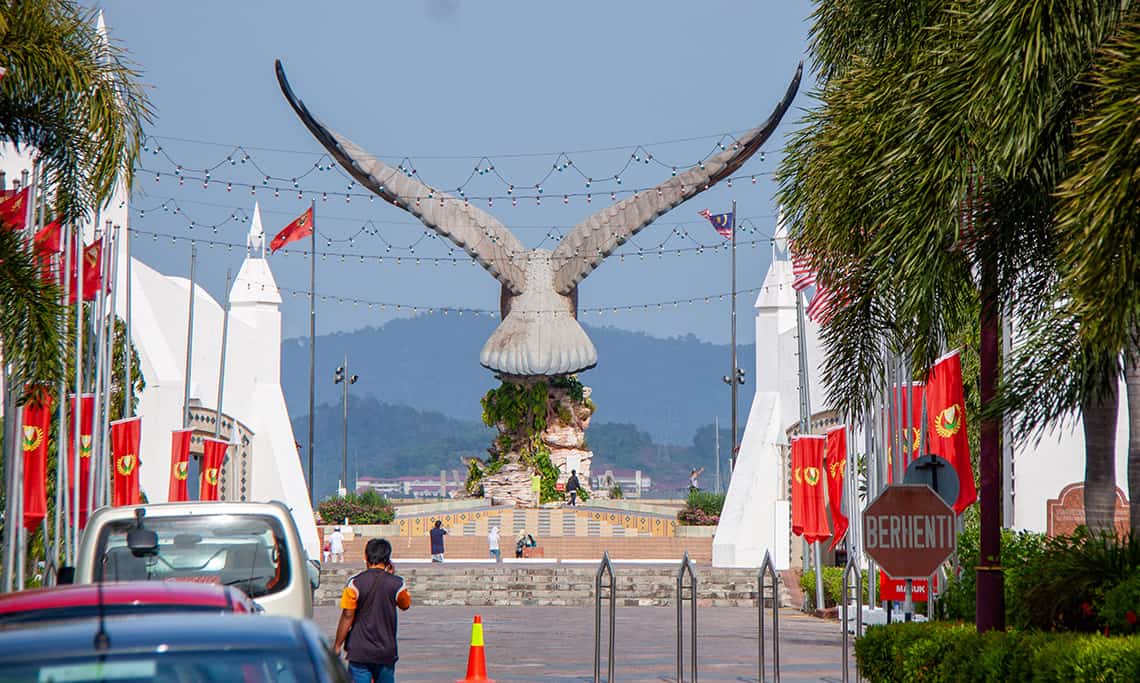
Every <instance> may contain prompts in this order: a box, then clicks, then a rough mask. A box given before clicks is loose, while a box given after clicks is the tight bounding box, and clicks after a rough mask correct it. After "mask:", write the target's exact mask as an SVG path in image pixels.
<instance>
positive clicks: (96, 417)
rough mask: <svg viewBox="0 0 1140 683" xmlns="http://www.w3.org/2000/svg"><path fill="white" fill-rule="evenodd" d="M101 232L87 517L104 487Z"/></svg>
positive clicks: (103, 240)
mask: <svg viewBox="0 0 1140 683" xmlns="http://www.w3.org/2000/svg"><path fill="white" fill-rule="evenodd" d="M97 234H98V235H99V238H98V239H99V240H101V241H100V242H99V289H98V290H96V292H95V302H96V303H95V314H94V319H93V323H92V327H93V328H94V332H95V355H94V358H93V361H94V363H95V377H94V383H93V384H92V385H91V389H92V391H93V392H94V394H95V400H94V401H93V405H92V410H93V411H94V412H93V414H92V419H91V461H90V463H88V467H89V468H90V469H89V474H88V476H87V505H86V506H85V509H86V512H87V517H88V519H90V518H91V512H92V510H94V509H95V507H96V506H97V498H96V497H97V496H98V495H99V493H100V491H101V490H102V488H101V486H100V484H101V483H102V462H101V460H102V457H103V456H102V454H103V413H102V408H103V373H104V367H103V352H104V350H105V348H104V346H105V345H106V343H107V338H106V335H105V334H104V332H105V331H106V329H107V328H106V326H105V325H104V324H103V316H104V315H105V312H106V311H105V309H106V306H107V290H106V287H104V286H103V283H104V282H105V280H104V279H103V273H104V272H105V271H106V269H107V268H106V265H107V243H108V242H109V241H110V239H111V235H110V234H108V233H107V232H106V231H101V232H98V233H97Z"/></svg>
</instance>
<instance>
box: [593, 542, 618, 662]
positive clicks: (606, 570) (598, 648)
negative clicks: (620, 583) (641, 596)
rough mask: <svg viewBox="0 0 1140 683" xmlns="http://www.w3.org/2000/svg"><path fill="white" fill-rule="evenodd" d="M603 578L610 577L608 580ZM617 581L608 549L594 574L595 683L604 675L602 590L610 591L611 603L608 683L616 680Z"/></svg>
mask: <svg viewBox="0 0 1140 683" xmlns="http://www.w3.org/2000/svg"><path fill="white" fill-rule="evenodd" d="M603 579H608V582H606V581H604V580H603ZM616 586H617V583H616V582H615V581H614V565H613V563H612V562H610V553H609V551H608V550H607V551H606V552H604V553H603V554H602V561H601V564H599V565H598V573H597V574H595V575H594V683H601V676H602V599H603V598H602V591H603V590H607V591H609V596H608V597H607V598H606V599H607V600H608V601H609V603H610V628H609V631H608V633H607V636H608V638H609V657H608V658H607V659H606V683H613V680H614V618H615V615H616V609H617V587H616Z"/></svg>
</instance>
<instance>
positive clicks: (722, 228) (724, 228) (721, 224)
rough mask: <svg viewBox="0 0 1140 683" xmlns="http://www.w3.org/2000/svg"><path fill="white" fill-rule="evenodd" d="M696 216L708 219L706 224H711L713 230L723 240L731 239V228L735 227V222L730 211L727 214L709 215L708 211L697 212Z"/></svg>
mask: <svg viewBox="0 0 1140 683" xmlns="http://www.w3.org/2000/svg"><path fill="white" fill-rule="evenodd" d="M697 215H698V216H700V217H702V218H706V219H708V222H709V223H712V226H713V228H714V229H715V230H716V231H717V233H718V234H719V235H720V236H721V237H723V238H725V239H728V238H730V237H732V226H733V225H735V222H734V221H733V216H732V212H731V211H729V212H728V213H710V212H709V210H708V209H704V210H703V211H699V212H697Z"/></svg>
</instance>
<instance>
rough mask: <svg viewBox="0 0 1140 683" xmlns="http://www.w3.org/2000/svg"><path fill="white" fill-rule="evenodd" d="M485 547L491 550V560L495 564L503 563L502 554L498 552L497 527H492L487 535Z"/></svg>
mask: <svg viewBox="0 0 1140 683" xmlns="http://www.w3.org/2000/svg"><path fill="white" fill-rule="evenodd" d="M487 547H488V548H490V550H491V559H492V560H494V561H496V562H502V561H503V553H502V551H500V550H499V527H497V526H493V527H491V530H490V531H489V532H488V533H487Z"/></svg>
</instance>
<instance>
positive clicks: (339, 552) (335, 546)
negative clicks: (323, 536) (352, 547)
mask: <svg viewBox="0 0 1140 683" xmlns="http://www.w3.org/2000/svg"><path fill="white" fill-rule="evenodd" d="M329 561H330V562H337V563H341V562H344V534H342V533H341V532H340V527H339V526H336V527H333V532H332V533H331V534H329Z"/></svg>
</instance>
